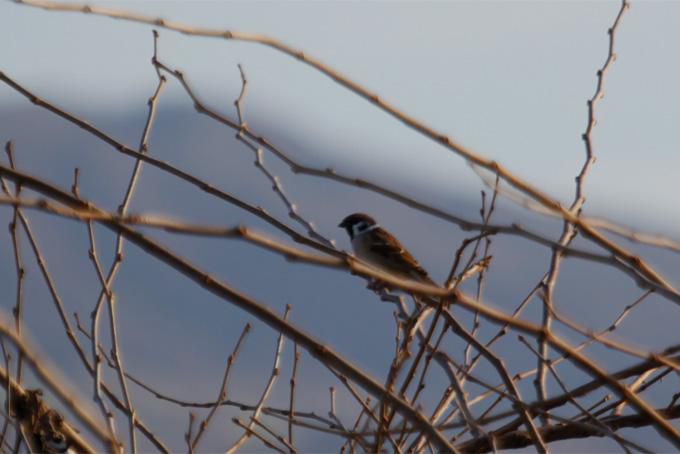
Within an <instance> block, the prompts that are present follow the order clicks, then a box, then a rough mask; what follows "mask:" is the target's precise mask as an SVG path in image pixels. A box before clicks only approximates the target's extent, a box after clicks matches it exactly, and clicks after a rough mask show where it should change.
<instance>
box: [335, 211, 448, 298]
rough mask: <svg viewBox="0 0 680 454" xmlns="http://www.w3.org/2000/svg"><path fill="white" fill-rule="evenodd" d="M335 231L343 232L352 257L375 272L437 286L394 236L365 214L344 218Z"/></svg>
mask: <svg viewBox="0 0 680 454" xmlns="http://www.w3.org/2000/svg"><path fill="white" fill-rule="evenodd" d="M338 227H340V228H343V229H345V230H346V231H347V234H348V235H349V238H350V240H351V241H352V249H353V250H354V254H355V255H356V256H357V257H358V258H359V259H361V260H363V261H365V262H367V263H368V264H370V265H373V266H375V267H376V268H378V269H380V270H382V271H386V272H388V273H391V274H395V275H397V276H400V277H405V278H407V279H412V280H415V281H418V282H422V283H425V284H430V285H437V284H435V282H434V281H433V280H432V279H430V277H429V276H428V275H427V271H425V269H423V267H422V266H420V264H419V263H418V261H417V260H416V259H415V258H414V257H413V255H411V253H410V252H409V251H407V250H406V248H404V246H402V245H401V243H400V242H399V240H397V239H396V238H395V236H394V235H392V234H391V233H389V232H388V231H387V230H385V229H383V228H382V227H380V225H378V223H377V222H376V221H375V219H373V218H372V217H370V216H369V215H367V214H364V213H354V214H350V215H349V216H347V217H346V218H345V219H343V220H342V222H341V223H340V224H339V225H338Z"/></svg>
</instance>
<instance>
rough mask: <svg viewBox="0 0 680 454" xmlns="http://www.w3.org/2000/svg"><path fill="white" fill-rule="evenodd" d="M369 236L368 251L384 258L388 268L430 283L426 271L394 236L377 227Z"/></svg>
mask: <svg viewBox="0 0 680 454" xmlns="http://www.w3.org/2000/svg"><path fill="white" fill-rule="evenodd" d="M371 234H372V238H371V240H372V241H371V246H370V250H371V251H373V252H374V253H375V254H376V255H380V256H382V257H384V258H385V261H386V262H387V263H389V264H390V265H391V266H390V268H393V269H394V271H396V272H398V273H402V274H406V275H410V276H413V278H415V279H422V280H423V281H425V282H430V283H431V282H432V280H431V279H430V278H429V276H428V275H427V271H425V269H424V268H423V267H422V266H420V264H419V263H418V261H417V260H416V259H415V258H414V257H413V256H412V255H411V253H410V252H409V251H407V250H406V248H404V246H402V245H401V243H400V242H399V240H397V239H396V238H395V237H394V236H392V235H390V234H389V233H387V232H386V231H385V230H383V229H382V228H379V227H378V228H376V229H373V230H372V231H371Z"/></svg>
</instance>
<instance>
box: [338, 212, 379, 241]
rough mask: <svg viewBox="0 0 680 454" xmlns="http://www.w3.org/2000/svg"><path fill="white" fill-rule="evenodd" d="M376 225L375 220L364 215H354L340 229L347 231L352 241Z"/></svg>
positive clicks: (344, 221)
mask: <svg viewBox="0 0 680 454" xmlns="http://www.w3.org/2000/svg"><path fill="white" fill-rule="evenodd" d="M375 225H376V222H375V219H373V218H372V217H370V216H369V215H367V214H364V213H354V214H350V215H349V216H347V217H346V218H345V219H343V220H342V222H341V223H340V224H339V225H338V227H340V228H343V229H345V230H346V231H347V234H348V235H349V237H350V239H354V237H355V236H357V235H359V234H361V233H362V232H365V231H367V230H369V229H370V228H371V227H374V226H375Z"/></svg>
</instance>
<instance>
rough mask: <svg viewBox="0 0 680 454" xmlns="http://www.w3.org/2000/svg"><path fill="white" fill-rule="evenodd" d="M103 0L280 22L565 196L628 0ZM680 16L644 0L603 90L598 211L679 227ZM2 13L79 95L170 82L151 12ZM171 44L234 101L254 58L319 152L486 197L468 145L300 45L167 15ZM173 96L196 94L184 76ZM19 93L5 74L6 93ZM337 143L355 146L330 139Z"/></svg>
mask: <svg viewBox="0 0 680 454" xmlns="http://www.w3.org/2000/svg"><path fill="white" fill-rule="evenodd" d="M101 4H102V5H106V6H111V7H118V8H125V9H130V10H134V11H137V12H143V13H147V14H153V15H159V16H163V17H165V18H168V19H173V20H179V21H183V22H186V23H189V24H194V25H197V26H206V27H218V28H225V29H234V30H240V31H248V32H256V33H264V34H268V35H270V36H273V37H276V38H279V39H281V40H283V41H285V42H286V43H289V44H292V45H294V46H297V47H299V48H301V49H303V50H304V51H305V52H308V53H310V54H312V55H314V56H316V57H318V58H320V59H321V60H322V61H324V62H326V63H328V64H330V65H332V66H333V67H334V68H336V69H338V70H340V71H341V72H343V73H345V74H347V75H349V76H350V77H352V78H353V79H354V80H356V81H358V82H360V83H362V84H363V85H365V86H366V87H368V88H370V89H372V90H375V91H376V92H378V93H379V94H380V95H381V96H382V97H383V98H384V99H386V100H388V101H390V102H392V103H393V104H395V105H396V106H398V107H400V108H402V109H404V110H405V111H406V112H408V113H410V114H412V115H414V116H416V117H417V118H420V119H422V120H423V121H425V122H427V123H428V124H430V125H433V126H435V127H437V128H438V129H440V130H441V131H443V132H445V133H447V134H450V135H451V136H453V137H455V138H456V139H457V140H459V141H460V142H462V143H464V144H466V145H468V146H470V147H471V148H472V149H473V150H475V151H477V152H478V153H480V154H483V155H485V156H490V157H493V158H495V159H497V160H499V161H500V162H502V163H504V164H505V165H507V166H508V167H509V168H510V169H511V170H513V171H516V172H518V173H519V174H521V175H522V176H523V177H525V178H527V179H528V180H529V181H531V182H533V183H535V184H537V185H540V186H541V187H543V188H544V189H545V190H546V191H548V192H550V193H552V194H554V195H556V196H560V197H562V199H563V200H565V201H568V200H570V199H571V196H572V195H571V194H572V188H573V176H574V175H575V173H576V171H577V169H578V167H579V166H580V165H581V162H582V159H583V144H582V141H581V139H580V134H581V132H582V131H583V130H584V127H585V121H586V99H587V98H588V97H589V96H591V94H592V92H593V90H594V87H595V71H596V69H597V67H599V66H600V65H601V63H602V62H603V60H604V58H605V54H606V46H607V34H606V30H607V27H608V26H609V24H610V23H611V22H612V20H613V18H614V16H615V14H616V12H617V10H618V7H619V2H618V1H598V2H595V1H592V2H587V1H583V2H575V1H574V2H538V1H535V2H531V1H525V2H509V1H498V2H431V3H428V2H372V3H359V2H155V1H154V2H151V1H149V2H102V3H101ZM679 17H680V3H678V2H651V1H643V2H632V8H631V9H630V11H629V12H628V13H627V14H626V16H625V18H624V20H623V23H622V25H621V27H620V31H619V34H618V36H617V51H618V54H619V59H618V61H617V62H616V64H615V65H614V66H613V67H612V68H611V71H610V73H609V76H608V80H607V84H606V98H605V100H604V102H602V103H601V104H600V107H599V115H598V117H599V119H600V123H599V125H598V128H597V129H596V131H595V136H594V137H595V145H596V153H597V154H598V156H599V157H598V163H597V165H596V166H595V168H594V169H593V172H592V175H591V178H590V180H589V183H588V194H589V202H588V204H587V207H588V208H589V209H591V213H593V214H600V213H604V214H607V215H610V216H615V217H617V218H619V219H621V220H625V221H626V222H631V219H638V218H640V217H644V218H645V219H647V220H648V221H652V222H653V223H654V224H666V225H665V226H664V230H665V231H666V232H667V233H672V232H673V229H672V228H671V226H672V225H675V224H677V222H680V212H679V211H678V210H676V209H675V206H676V205H675V198H676V193H677V191H678V184H677V177H676V173H677V170H678V169H680V158H679V157H678V153H677V150H678V145H679V142H680V141H679V139H678V135H677V133H676V127H677V119H678V118H680V102H678V101H680V87H679V86H678V84H677V83H676V81H677V80H680V63H679V62H678V61H677V59H674V58H670V56H671V55H673V54H674V53H675V52H676V51H677V45H678V44H677V43H680V30H678V28H677V27H676V26H675V25H676V24H677V20H678V18H679ZM0 25H1V27H0V30H2V31H1V32H0V33H2V41H3V42H4V43H9V45H7V44H5V45H4V46H3V48H2V62H3V63H2V67H3V70H5V71H6V72H8V73H9V74H10V75H11V76H12V77H15V78H17V79H18V80H19V81H21V82H22V83H25V84H27V85H28V86H29V87H31V88H33V89H36V90H38V91H39V92H40V93H42V94H44V95H45V96H46V97H47V98H49V99H51V100H54V101H57V102H59V103H60V104H62V105H64V106H68V107H69V108H72V109H81V110H98V109H105V110H117V111H129V110H131V109H137V108H139V106H140V105H141V104H142V103H143V100H145V99H146V97H147V96H148V93H149V90H150V88H151V87H152V84H153V83H154V77H155V75H154V73H153V71H152V70H151V67H150V65H149V64H148V61H149V57H150V53H151V35H150V31H149V30H150V27H148V26H143V25H138V24H130V23H125V22H120V21H113V20H111V19H107V18H99V17H86V16H84V15H82V14H74V13H50V12H45V11H42V10H37V9H33V8H28V7H24V6H18V5H15V4H13V3H12V2H9V1H4V2H0ZM161 55H162V56H163V58H165V59H166V61H168V62H169V63H170V64H172V65H174V66H176V67H179V68H181V69H183V70H184V71H185V72H186V74H187V75H188V77H189V78H190V80H191V81H192V82H194V83H195V85H197V86H199V87H200V88H201V93H202V94H203V95H204V96H205V97H207V98H208V99H211V101H213V105H215V106H220V104H221V105H222V106H223V108H224V109H225V110H227V111H230V109H231V104H230V103H231V100H232V99H233V98H234V96H235V94H236V93H237V90H238V88H239V80H238V73H237V70H236V63H238V62H241V63H243V64H244V66H245V69H246V71H247V73H248V77H249V79H250V81H251V91H250V95H249V104H248V107H249V108H250V112H251V113H250V115H251V116H250V122H251V125H253V126H256V125H257V123H256V120H257V118H267V119H268V120H273V121H277V122H280V123H281V124H284V125H286V127H287V128H289V129H290V130H291V132H292V133H293V134H296V135H298V136H299V137H301V138H304V139H305V140H309V141H310V142H312V143H313V144H315V145H314V147H315V148H317V149H318V150H319V151H318V154H317V156H316V158H318V159H319V163H320V165H338V162H341V161H342V162H347V161H351V162H354V163H357V164H358V165H359V166H361V167H360V168H361V169H362V170H366V172H364V175H368V174H371V173H375V172H379V171H380V170H384V169H387V170H388V177H390V178H392V177H394V176H396V177H398V179H399V180H398V181H403V182H404V183H405V184H409V185H423V186H430V187H431V188H432V189H433V190H434V191H437V192H440V193H451V191H453V192H457V193H463V194H467V195H470V196H471V197H474V196H475V194H476V193H477V191H478V189H479V183H478V180H477V178H476V177H475V176H474V175H473V174H472V173H471V172H470V171H469V169H468V168H467V167H466V166H465V165H464V164H463V162H462V160H460V159H458V158H455V157H452V156H451V154H450V153H449V152H447V151H446V150H443V149H441V148H439V147H437V146H436V145H434V144H431V143H429V142H428V141H427V140H425V139H423V138H422V137H420V136H418V135H417V134H415V133H413V132H410V131H407V130H405V129H404V128H401V127H400V125H399V124H398V123H396V122H395V121H394V120H392V119H391V118H389V117H387V116H386V115H385V114H383V113H381V112H379V111H377V110H376V109H375V108H374V107H372V106H370V105H369V104H367V103H366V102H365V101H363V100H361V99H358V98H357V97H356V96H353V95H351V94H350V93H348V92H347V91H346V90H344V89H343V88H340V87H338V86H336V85H334V84H333V83H332V82H331V81H329V80H328V79H327V78H325V77H324V76H322V75H320V74H318V73H317V72H315V71H313V70H312V69H310V68H308V67H305V66H303V65H301V64H299V63H298V62H296V61H294V60H292V59H290V58H289V57H286V56H283V55H281V54H278V53H276V52H274V51H272V50H270V49H266V48H264V47H262V46H259V45H256V44H249V43H238V42H224V41H220V40H215V39H205V38H193V37H186V36H182V35H179V34H176V33H173V32H169V31H164V32H162V38H161ZM165 96H168V97H173V96H177V97H178V98H179V99H185V98H184V97H183V94H182V93H181V91H179V90H178V89H177V88H176V87H174V88H171V89H170V90H168V93H167V94H166V95H165ZM17 102H21V101H20V100H18V98H17V97H16V95H15V94H13V93H12V92H11V91H10V90H8V89H7V88H5V87H2V88H0V103H2V104H3V105H12V104H13V103H17ZM327 143H333V144H335V145H338V146H341V147H342V149H343V150H345V152H344V155H343V156H341V157H339V156H337V153H336V152H335V150H333V152H332V153H331V152H330V151H326V150H324V148H326V147H325V146H324V144H327ZM317 144H318V145H317ZM348 158H349V159H348ZM413 158H416V159H413ZM390 163H391V164H390ZM400 163H408V165H400ZM359 173H361V172H359ZM423 175H428V178H427V179H423V177H422V176H423ZM631 210H634V211H635V212H634V213H632V212H631ZM659 227H660V226H658V227H657V226H656V225H655V226H654V227H653V228H652V230H653V229H657V228H659Z"/></svg>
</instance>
